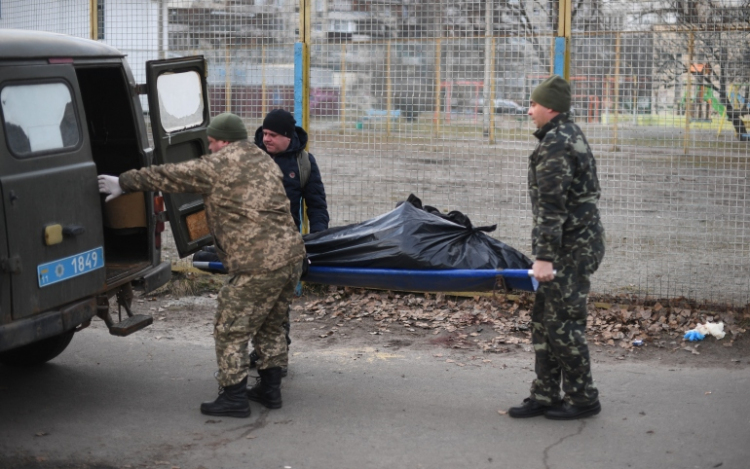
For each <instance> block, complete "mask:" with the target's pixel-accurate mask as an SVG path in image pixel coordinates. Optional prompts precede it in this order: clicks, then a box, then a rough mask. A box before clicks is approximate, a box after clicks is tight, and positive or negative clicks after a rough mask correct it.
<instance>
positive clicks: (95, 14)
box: [89, 0, 99, 41]
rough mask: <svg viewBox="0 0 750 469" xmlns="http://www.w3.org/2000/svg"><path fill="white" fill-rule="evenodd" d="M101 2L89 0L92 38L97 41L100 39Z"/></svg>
mask: <svg viewBox="0 0 750 469" xmlns="http://www.w3.org/2000/svg"><path fill="white" fill-rule="evenodd" d="M98 5H99V2H98V1H97V0H89V30H90V32H91V37H90V39H91V40H93V41H96V40H98V39H99V7H98Z"/></svg>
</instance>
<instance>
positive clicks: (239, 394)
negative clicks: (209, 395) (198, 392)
mask: <svg viewBox="0 0 750 469" xmlns="http://www.w3.org/2000/svg"><path fill="white" fill-rule="evenodd" d="M246 388H247V377H245V379H243V380H242V381H240V382H239V383H237V384H233V385H232V386H227V387H225V388H219V397H217V398H216V400H215V401H213V402H210V401H209V402H204V403H203V404H201V414H205V415H215V416H218V417H249V416H250V402H248V400H247V392H246V391H245V389H246Z"/></svg>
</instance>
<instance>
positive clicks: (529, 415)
mask: <svg viewBox="0 0 750 469" xmlns="http://www.w3.org/2000/svg"><path fill="white" fill-rule="evenodd" d="M546 412H547V409H542V410H541V411H539V412H529V413H525V414H514V413H511V412H508V416H509V417H511V418H514V419H528V418H532V417H539V416H540V415H544V414H545V413H546Z"/></svg>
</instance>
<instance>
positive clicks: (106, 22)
mask: <svg viewBox="0 0 750 469" xmlns="http://www.w3.org/2000/svg"><path fill="white" fill-rule="evenodd" d="M749 3H750V2H749V0H714V1H709V0H665V1H646V0H632V1H631V0H581V1H573V2H572V8H571V10H572V13H571V18H572V23H571V28H570V30H571V33H570V42H569V45H568V54H569V60H568V61H567V64H568V71H569V76H570V82H571V85H572V89H573V108H574V110H573V112H574V114H575V116H576V120H577V122H578V123H579V124H580V125H581V127H582V128H583V130H584V132H585V133H586V135H587V137H588V139H589V141H590V143H591V145H592V147H593V149H594V153H595V155H596V157H597V161H598V166H599V167H598V171H599V178H600V181H601V184H602V188H603V197H602V200H601V201H600V208H601V211H602V214H603V218H604V223H605V228H606V230H607V255H606V258H605V262H604V264H603V266H602V268H601V269H600V271H599V272H598V273H597V274H596V276H595V278H594V282H593V289H594V291H596V292H598V293H612V294H619V293H624V294H634V295H639V296H653V297H679V296H684V297H687V298H690V299H695V300H699V301H704V302H712V303H729V304H733V305H744V304H746V303H747V302H748V301H749V300H750V230H749V229H750V223H749V222H748V220H749V219H750V218H749V217H750V200H749V198H750V194H749V192H750V191H749V189H748V176H749V174H750V173H749V169H750V168H749V167H748V166H749V164H748V161H750V129H748V126H750V110H749V109H748V104H747V102H748V99H750V48H749V47H748V45H749V44H750V13H749V12H750V4H749ZM564 4H565V2H557V1H554V2H545V1H532V0H511V1H500V0H486V1H478V0H465V1H464V0H459V1H450V2H448V1H438V0H374V1H366V0H302V1H288V0H222V1H219V0H78V1H76V0H65V1H63V0H57V1H55V0H0V27H2V28H23V29H40V30H48V31H55V32H60V33H65V34H71V35H75V36H80V37H89V38H90V37H95V38H97V39H98V40H100V41H103V42H106V43H108V44H110V45H112V46H114V47H117V48H119V49H120V50H122V51H123V52H125V53H127V54H128V60H129V62H130V65H131V67H132V69H133V71H134V75H135V77H136V79H137V80H138V81H139V82H143V81H144V63H145V61H146V60H151V59H158V58H169V57H175V56H185V55H194V54H202V55H204V56H205V57H206V59H207V62H208V66H209V76H208V80H209V88H210V90H209V93H210V99H211V111H212V114H218V113H220V112H224V111H231V112H234V113H237V114H239V115H241V116H242V117H243V118H244V119H245V121H246V123H247V124H248V128H249V129H250V130H251V132H252V131H253V130H254V129H255V128H257V127H258V126H259V125H260V123H261V120H262V117H263V115H264V114H265V113H266V112H267V111H268V110H270V109H273V108H277V107H283V108H286V109H288V110H290V111H291V110H293V108H294V89H295V88H294V77H295V73H294V57H295V56H294V54H295V43H296V42H298V41H300V40H304V41H305V43H306V44H307V45H308V47H309V54H310V60H309V125H308V129H307V130H308V132H309V134H310V151H311V152H312V153H314V154H315V156H316V159H317V160H318V163H319V165H320V166H321V171H322V174H323V179H324V183H325V185H326V191H327V196H328V202H329V208H330V212H331V220H332V225H334V226H337V225H344V224H349V223H355V222H360V221H364V220H366V219H368V218H371V217H373V216H376V215H379V214H381V213H384V212H386V211H388V210H390V209H392V208H393V207H394V206H395V204H396V203H397V202H399V201H401V200H405V199H406V198H407V197H408V196H409V194H411V193H413V194H415V195H417V196H418V197H420V198H421V199H422V200H423V202H424V203H425V204H428V205H432V206H435V207H437V208H439V209H441V210H446V211H448V210H459V211H461V212H464V213H465V214H466V215H468V216H469V217H470V218H471V220H472V222H473V223H474V224H475V225H477V226H479V225H491V224H497V225H498V228H497V230H496V231H495V232H494V233H492V235H493V236H496V237H497V238H499V239H501V240H503V241H504V242H506V243H508V244H510V245H512V246H514V247H516V248H518V249H520V250H521V251H523V252H525V253H527V254H529V253H530V239H529V235H530V228H531V219H530V207H529V203H528V197H527V193H526V171H527V158H528V155H529V153H530V152H531V151H532V150H533V148H534V146H535V143H536V141H535V139H534V138H533V136H532V132H533V130H534V128H533V126H532V124H531V122H530V120H529V119H528V118H527V116H526V109H527V107H528V105H529V95H530V93H531V90H532V89H533V88H534V86H535V85H536V84H537V83H539V82H540V81H541V80H543V79H544V78H546V77H547V76H548V75H549V74H550V73H551V70H552V66H553V60H554V56H553V54H554V49H553V46H552V45H553V40H554V37H555V36H556V35H558V24H559V22H560V19H561V11H562V12H563V14H564V7H563V5H564ZM94 9H95V11H96V13H95V14H92V13H93V12H94ZM301 33H302V34H301Z"/></svg>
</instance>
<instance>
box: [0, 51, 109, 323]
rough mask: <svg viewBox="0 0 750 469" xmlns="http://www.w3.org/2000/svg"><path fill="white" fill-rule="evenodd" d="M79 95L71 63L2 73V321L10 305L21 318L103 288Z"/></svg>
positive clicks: (98, 223) (96, 208)
mask: <svg viewBox="0 0 750 469" xmlns="http://www.w3.org/2000/svg"><path fill="white" fill-rule="evenodd" d="M80 96H81V93H80V90H79V88H78V81H77V78H76V74H75V71H74V70H73V67H72V66H71V65H70V64H56V65H53V66H38V65H35V66H14V67H7V69H6V70H3V80H2V81H0V125H2V131H1V132H0V134H3V135H0V139H1V140H0V145H1V146H2V147H0V192H2V197H3V201H2V208H0V214H2V213H4V223H0V226H4V227H5V230H7V231H5V232H4V233H3V234H2V235H0V239H1V240H2V243H3V246H2V248H0V255H2V259H0V275H2V277H3V279H2V292H1V293H0V296H1V298H0V302H1V306H2V307H3V309H4V311H2V312H0V318H3V317H5V320H6V321H7V319H8V318H7V315H8V312H7V309H6V308H7V306H8V304H9V301H12V308H13V313H12V314H13V319H14V320H18V319H22V318H26V317H30V316H33V315H35V314H38V313H40V312H44V311H48V310H50V309H51V308H55V307H57V306H60V305H63V304H65V303H69V302H71V301H72V300H76V299H79V298H86V297H91V296H92V295H94V294H95V293H96V292H98V291H99V290H101V289H102V287H104V285H105V269H104V235H103V231H102V230H103V228H102V215H101V205H100V203H101V202H100V201H101V198H100V195H99V191H98V189H97V186H96V175H97V171H96V165H95V164H94V160H93V158H92V154H91V146H90V144H89V139H88V133H87V129H86V126H85V124H84V123H85V122H86V119H85V118H84V111H83V103H82V101H81V98H80ZM6 242H7V244H6ZM6 249H7V251H6ZM8 279H10V290H11V298H12V300H9V298H8ZM41 324H42V323H40V326H39V328H40V329H41V327H42V325H41ZM40 333H41V334H44V331H41V332H40Z"/></svg>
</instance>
